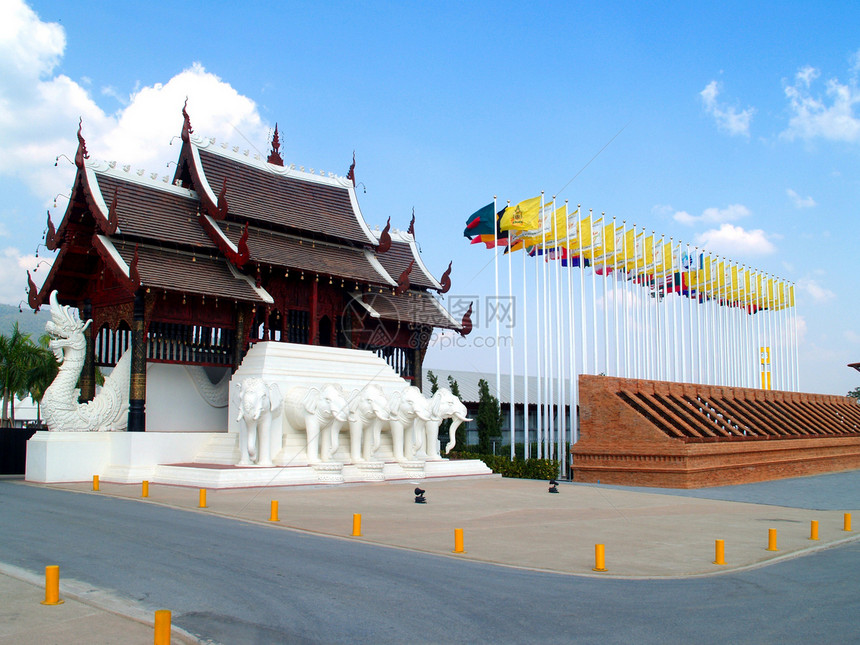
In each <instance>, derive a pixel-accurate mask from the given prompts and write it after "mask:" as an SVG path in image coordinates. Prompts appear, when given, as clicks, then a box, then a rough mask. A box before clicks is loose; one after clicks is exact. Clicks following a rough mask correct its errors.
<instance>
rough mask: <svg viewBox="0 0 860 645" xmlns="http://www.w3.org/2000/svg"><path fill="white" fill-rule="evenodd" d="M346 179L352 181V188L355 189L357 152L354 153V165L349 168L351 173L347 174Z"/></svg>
mask: <svg viewBox="0 0 860 645" xmlns="http://www.w3.org/2000/svg"><path fill="white" fill-rule="evenodd" d="M346 178H347V179H349V180H351V181H352V187H353V188H355V150H353V151H352V163H351V164H350V166H349V172H347V173H346Z"/></svg>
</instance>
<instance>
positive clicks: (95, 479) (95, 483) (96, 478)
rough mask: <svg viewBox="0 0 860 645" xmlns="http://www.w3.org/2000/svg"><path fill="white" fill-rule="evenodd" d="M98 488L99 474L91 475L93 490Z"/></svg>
mask: <svg viewBox="0 0 860 645" xmlns="http://www.w3.org/2000/svg"><path fill="white" fill-rule="evenodd" d="M98 489H99V476H98V475H93V490H98Z"/></svg>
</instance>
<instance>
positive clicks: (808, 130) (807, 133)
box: [780, 50, 860, 143]
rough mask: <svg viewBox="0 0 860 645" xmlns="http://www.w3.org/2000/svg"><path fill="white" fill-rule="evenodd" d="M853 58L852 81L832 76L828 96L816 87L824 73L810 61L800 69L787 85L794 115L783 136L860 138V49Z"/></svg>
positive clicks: (827, 83) (851, 140) (827, 88)
mask: <svg viewBox="0 0 860 645" xmlns="http://www.w3.org/2000/svg"><path fill="white" fill-rule="evenodd" d="M849 62H850V67H849V78H848V82H847V83H840V82H839V80H838V79H837V78H831V79H829V80H828V81H827V82H826V83H825V84H824V96H822V95H821V94H820V93H817V94H816V93H813V91H812V86H813V84H814V83H815V80H816V79H817V78H818V77H819V76H820V74H821V72H820V71H819V70H817V69H815V68H814V67H811V66H809V65H807V66H805V67H802V68H800V69H799V70H798V71H797V73H796V74H795V76H794V84H793V85H787V86H786V88H785V96H786V98H788V101H789V111H790V113H791V118H790V119H789V122H788V128H786V129H785V131H783V132H782V134H781V135H780V136H781V137H783V138H784V139H788V140H789V141H792V140H794V139H795V138H799V139H807V140H809V139H816V138H819V137H820V138H823V139H828V140H830V141H846V142H848V143H857V142H860V116H858V115H857V106H858V105H860V86H858V74H860V50H858V51H857V52H856V53H854V54H853V55H852V57H851V59H850V61H849Z"/></svg>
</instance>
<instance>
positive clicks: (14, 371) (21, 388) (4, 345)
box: [0, 322, 36, 426]
mask: <svg viewBox="0 0 860 645" xmlns="http://www.w3.org/2000/svg"><path fill="white" fill-rule="evenodd" d="M34 350H36V347H35V345H33V343H32V341H31V340H30V334H22V333H21V330H20V329H18V323H17V322H16V323H15V324H14V325H13V326H12V333H11V335H9V336H5V335H0V395H2V398H3V410H2V415H0V425H3V426H8V425H10V420H9V402H10V401H11V402H12V423H14V421H15V396H16V395H17V394H21V393H24V394H26V392H27V373H28V371H29V369H30V365H31V362H32V357H33V353H34Z"/></svg>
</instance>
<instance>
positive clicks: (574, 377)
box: [564, 209, 579, 459]
mask: <svg viewBox="0 0 860 645" xmlns="http://www.w3.org/2000/svg"><path fill="white" fill-rule="evenodd" d="M574 215H575V216H576V221H579V210H578V209H577V211H576V213H574ZM570 220H571V214H570V213H568V214H567V217H566V218H565V224H564V225H565V236H566V241H565V245H564V246H565V248H566V249H567V310H568V318H569V319H570V323H569V324H568V327H567V329H568V344H569V345H570V443H571V444H574V443H576V440H577V431H578V420H579V414H578V412H577V409H576V406H577V403H578V401H579V396H578V387H579V383H578V381H579V370H578V369H577V367H576V332H575V327H574V323H573V321H574V307H573V260H572V258H571V248H570ZM565 459H567V456H565Z"/></svg>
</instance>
